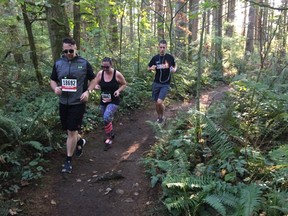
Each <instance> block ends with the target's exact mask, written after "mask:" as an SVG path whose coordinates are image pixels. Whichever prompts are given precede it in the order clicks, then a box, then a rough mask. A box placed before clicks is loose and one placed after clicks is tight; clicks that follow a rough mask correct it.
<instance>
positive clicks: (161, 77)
mask: <svg viewBox="0 0 288 216" xmlns="http://www.w3.org/2000/svg"><path fill="white" fill-rule="evenodd" d="M152 65H156V74H155V78H154V82H156V83H161V84H169V83H170V80H171V72H170V67H171V66H172V67H175V59H174V57H173V56H172V55H170V54H168V53H166V54H165V55H164V56H160V55H159V54H158V55H155V56H154V57H153V58H152V59H151V60H150V62H149V64H148V66H149V67H151V66H152Z"/></svg>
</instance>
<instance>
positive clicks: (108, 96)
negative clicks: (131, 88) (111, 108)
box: [101, 93, 111, 99]
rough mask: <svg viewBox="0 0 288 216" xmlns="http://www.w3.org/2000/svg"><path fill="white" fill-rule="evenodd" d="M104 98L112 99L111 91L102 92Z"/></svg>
mask: <svg viewBox="0 0 288 216" xmlns="http://www.w3.org/2000/svg"><path fill="white" fill-rule="evenodd" d="M101 96H102V98H103V99H111V94H110V93H102V94H101Z"/></svg>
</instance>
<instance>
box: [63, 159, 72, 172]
mask: <svg viewBox="0 0 288 216" xmlns="http://www.w3.org/2000/svg"><path fill="white" fill-rule="evenodd" d="M71 172H72V164H71V162H70V161H66V162H65V164H64V166H63V169H62V173H71Z"/></svg>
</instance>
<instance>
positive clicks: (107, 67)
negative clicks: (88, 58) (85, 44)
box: [101, 65, 110, 69]
mask: <svg viewBox="0 0 288 216" xmlns="http://www.w3.org/2000/svg"><path fill="white" fill-rule="evenodd" d="M101 68H103V69H109V68H110V66H103V65H101Z"/></svg>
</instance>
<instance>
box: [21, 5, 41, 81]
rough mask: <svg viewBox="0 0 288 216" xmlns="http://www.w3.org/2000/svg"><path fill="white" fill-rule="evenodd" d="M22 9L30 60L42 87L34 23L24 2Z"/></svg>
mask: <svg viewBox="0 0 288 216" xmlns="http://www.w3.org/2000/svg"><path fill="white" fill-rule="evenodd" d="M21 9H22V15H23V20H24V25H25V28H26V31H27V35H28V41H29V47H30V51H31V52H30V58H31V60H32V63H33V66H34V69H35V74H36V78H37V80H38V83H39V84H40V85H42V84H43V76H42V74H41V72H40V70H39V64H38V56H37V53H36V45H35V40H34V35H33V31H32V22H31V21H30V19H29V16H28V12H27V8H26V3H25V2H23V3H22V4H21Z"/></svg>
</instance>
